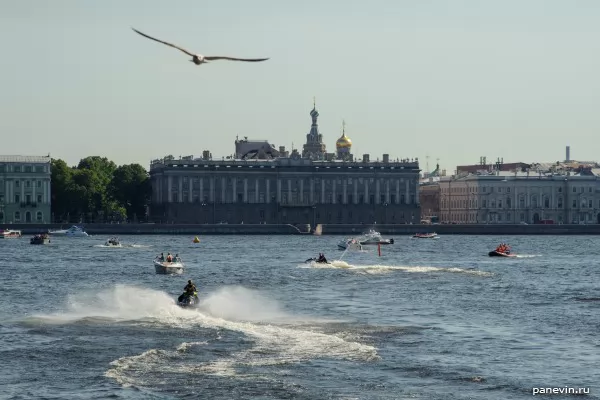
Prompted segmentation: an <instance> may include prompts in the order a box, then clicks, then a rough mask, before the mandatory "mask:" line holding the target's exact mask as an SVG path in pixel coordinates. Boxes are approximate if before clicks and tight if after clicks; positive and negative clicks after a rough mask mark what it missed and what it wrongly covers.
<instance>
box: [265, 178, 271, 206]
mask: <svg viewBox="0 0 600 400" xmlns="http://www.w3.org/2000/svg"><path fill="white" fill-rule="evenodd" d="M265 198H266V200H267V204H269V203H270V202H271V179H270V178H267V193H266V194H265Z"/></svg>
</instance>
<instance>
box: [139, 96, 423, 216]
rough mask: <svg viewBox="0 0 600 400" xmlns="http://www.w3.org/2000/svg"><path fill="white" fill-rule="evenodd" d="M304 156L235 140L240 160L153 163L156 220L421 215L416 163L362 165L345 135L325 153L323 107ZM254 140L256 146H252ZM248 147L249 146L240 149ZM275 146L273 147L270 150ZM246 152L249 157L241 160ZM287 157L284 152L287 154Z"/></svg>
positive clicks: (187, 159) (314, 117)
mask: <svg viewBox="0 0 600 400" xmlns="http://www.w3.org/2000/svg"><path fill="white" fill-rule="evenodd" d="M310 115H311V118H312V126H311V130H310V133H309V134H308V135H307V143H306V144H305V145H304V149H303V155H304V156H301V155H300V154H299V153H298V152H297V151H296V150H294V151H292V154H291V155H289V156H288V154H287V152H286V151H285V149H284V148H280V150H279V151H274V146H272V145H270V144H268V143H266V142H259V141H255V142H253V141H248V140H247V139H245V140H244V141H239V140H238V141H236V157H235V158H234V159H221V160H213V159H212V157H209V156H208V154H209V153H208V152H204V154H205V155H204V156H203V157H202V158H194V157H192V156H189V157H183V158H181V159H178V160H176V159H174V158H173V157H172V156H167V157H165V158H163V159H158V160H154V161H153V162H152V163H151V165H150V176H151V181H152V203H151V207H150V213H151V217H152V218H153V219H154V220H155V221H162V222H178V223H253V224H258V223H267V224H270V223H291V224H310V225H312V226H315V225H316V224H319V223H323V224H360V223H363V224H373V223H377V224H383V223H390V224H400V223H418V222H419V218H420V209H419V197H418V179H419V164H418V161H417V160H414V161H410V160H408V159H405V160H396V161H393V160H390V159H389V156H388V155H386V154H384V155H383V158H382V160H381V161H379V160H378V161H370V157H369V155H368V154H365V155H363V157H362V159H361V160H359V161H356V162H353V161H348V160H351V159H352V155H351V154H350V153H349V150H350V146H351V143H352V142H351V141H350V139H349V138H348V137H347V136H345V132H344V133H343V135H342V138H340V139H343V140H338V143H337V144H338V146H337V150H338V154H340V155H341V156H342V157H343V159H341V160H340V159H336V157H335V156H336V155H335V154H327V153H325V144H324V143H323V141H322V135H321V134H320V133H318V125H317V117H318V112H317V110H316V109H315V108H314V107H313V109H312V110H311V112H310ZM252 143H254V144H255V146H256V151H255V150H253V149H252ZM242 148H243V149H242ZM271 150H273V151H271ZM242 154H243V155H249V156H245V157H244V158H243V159H241V158H242V157H241V156H242ZM282 155H283V156H282Z"/></svg>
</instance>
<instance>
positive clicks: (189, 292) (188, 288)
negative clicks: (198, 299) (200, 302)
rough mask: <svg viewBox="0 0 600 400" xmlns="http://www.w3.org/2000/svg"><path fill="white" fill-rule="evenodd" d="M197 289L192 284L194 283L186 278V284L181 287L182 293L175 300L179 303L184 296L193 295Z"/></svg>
mask: <svg viewBox="0 0 600 400" xmlns="http://www.w3.org/2000/svg"><path fill="white" fill-rule="evenodd" d="M197 291H198V289H197V288H196V285H194V283H193V282H192V281H191V280H188V283H187V285H185V287H184V288H183V294H182V295H181V296H179V298H178V299H177V300H178V301H179V302H180V303H181V302H183V300H184V299H185V298H186V297H192V296H194V295H195V293H196V292H197Z"/></svg>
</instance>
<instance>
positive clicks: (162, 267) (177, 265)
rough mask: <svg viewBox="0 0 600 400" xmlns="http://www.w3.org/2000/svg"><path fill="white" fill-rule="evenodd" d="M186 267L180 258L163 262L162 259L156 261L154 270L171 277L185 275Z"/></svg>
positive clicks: (157, 258)
mask: <svg viewBox="0 0 600 400" xmlns="http://www.w3.org/2000/svg"><path fill="white" fill-rule="evenodd" d="M183 268H184V265H183V263H182V262H181V259H180V258H178V257H177V258H174V261H172V262H168V261H162V260H161V258H160V257H156V258H155V259H154V269H155V270H156V273H157V274H162V275H170V274H181V273H183Z"/></svg>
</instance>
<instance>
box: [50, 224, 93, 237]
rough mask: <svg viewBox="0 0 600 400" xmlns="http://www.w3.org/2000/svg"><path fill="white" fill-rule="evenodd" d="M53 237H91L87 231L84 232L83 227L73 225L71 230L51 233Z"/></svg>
mask: <svg viewBox="0 0 600 400" xmlns="http://www.w3.org/2000/svg"><path fill="white" fill-rule="evenodd" d="M49 233H50V234H51V235H55V236H67V237H85V236H89V235H88V234H87V232H86V231H84V230H83V227H81V226H77V225H73V226H72V227H70V228H69V229H60V230H58V231H50V232H49Z"/></svg>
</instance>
